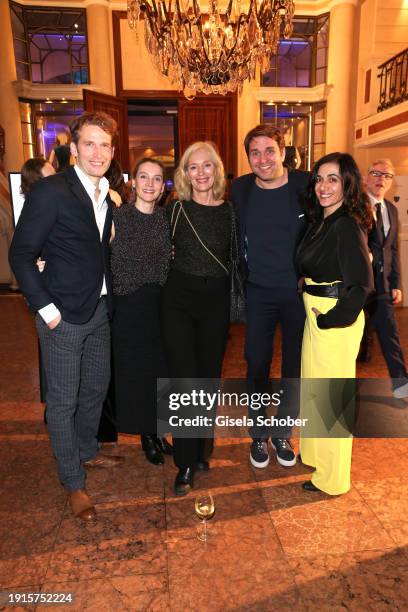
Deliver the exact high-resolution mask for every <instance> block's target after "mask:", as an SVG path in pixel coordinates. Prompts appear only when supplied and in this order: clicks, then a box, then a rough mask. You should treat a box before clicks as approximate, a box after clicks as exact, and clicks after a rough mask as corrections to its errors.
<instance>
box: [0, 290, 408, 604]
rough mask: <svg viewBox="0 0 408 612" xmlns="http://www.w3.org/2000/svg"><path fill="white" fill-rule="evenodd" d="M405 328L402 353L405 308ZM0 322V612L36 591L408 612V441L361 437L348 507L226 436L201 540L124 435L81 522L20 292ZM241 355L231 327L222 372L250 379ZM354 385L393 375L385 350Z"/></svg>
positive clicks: (134, 600) (160, 475)
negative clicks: (253, 460)
mask: <svg viewBox="0 0 408 612" xmlns="http://www.w3.org/2000/svg"><path fill="white" fill-rule="evenodd" d="M398 319H399V324H400V329H401V335H402V337H403V338H404V343H405V346H407V347H408V309H399V311H398ZM0 326H1V327H0V329H1V343H0V421H1V428H0V436H1V445H0V479H1V496H0V549H1V554H0V591H2V592H3V594H2V596H1V597H2V599H1V600H0V608H1V609H3V607H4V606H5V605H6V601H7V593H25V594H28V593H39V592H42V593H73V594H74V603H73V604H71V605H70V607H69V608H68V607H67V609H70V610H95V611H98V612H99V611H104V610H108V611H111V610H112V611H113V610H115V611H116V610H137V611H142V610H154V611H160V612H161V611H167V610H171V611H174V612H184V611H197V612H198V611H204V610H209V609H211V610H214V611H218V610H220V611H221V610H222V611H254V612H255V611H256V612H258V611H259V612H263V611H269V610H274V611H275V610H279V609H290V610H294V611H296V612H297V611H303V610H318V611H326V610H327V611H329V610H334V611H337V610H338V611H340V610H356V611H357V610H359V611H360V610H374V611H383V610H407V609H408V581H407V575H408V512H407V510H408V481H407V477H406V475H407V473H408V452H407V451H408V442H407V440H406V439H403V438H399V439H393V440H386V439H356V440H355V441H354V455H353V470H352V482H353V486H352V489H351V491H350V492H349V493H347V494H346V495H343V496H341V497H329V496H327V495H325V494H323V493H317V494H311V493H307V492H304V491H303V490H302V488H301V486H300V485H301V483H302V482H303V481H304V480H305V479H307V478H308V475H309V473H310V470H309V469H308V468H306V467H304V466H302V465H297V466H296V467H294V468H291V469H287V468H286V469H285V468H283V467H281V466H279V465H278V464H276V462H275V461H271V463H270V465H269V466H268V467H267V468H266V469H264V470H254V469H253V468H252V467H251V466H250V464H249V461H248V440H245V439H242V438H241V439H228V438H222V439H219V440H217V445H216V448H215V453H214V459H213V461H212V464H211V470H210V472H208V473H201V474H199V475H198V476H197V477H196V480H195V483H196V488H195V492H199V491H203V490H207V489H211V491H212V493H213V495H214V498H215V504H216V513H215V516H214V518H213V520H212V521H211V525H210V541H209V543H208V544H203V543H202V542H200V541H199V540H198V539H197V538H196V530H197V519H196V518H195V515H194V492H193V493H191V494H190V495H188V496H187V497H185V498H175V496H174V495H173V492H172V485H173V480H174V476H175V468H174V467H173V465H172V462H171V461H169V460H167V461H166V464H165V465H164V466H163V467H154V466H152V465H150V464H148V463H147V462H146V461H145V459H144V456H143V454H142V452H141V450H140V446H139V443H138V440H137V439H135V438H132V437H130V436H127V437H125V436H123V437H121V438H120V443H119V447H118V448H117V449H115V450H114V452H116V453H117V454H120V455H123V456H124V457H125V458H126V463H125V464H124V465H123V466H121V467H119V468H116V469H115V470H114V471H113V472H112V471H108V470H99V471H97V470H95V471H92V472H90V473H89V476H88V482H87V487H88V490H89V492H90V494H91V496H92V498H93V499H94V500H95V503H96V509H97V513H98V520H97V522H95V523H89V524H81V523H80V522H78V521H77V520H76V519H74V518H73V516H72V515H71V513H70V510H69V508H68V507H67V503H66V498H65V495H64V492H63V490H62V488H61V487H60V485H59V483H58V481H57V478H56V471H55V465H54V461H53V458H52V456H51V451H50V446H49V442H48V438H47V433H46V430H45V426H44V424H43V418H42V415H43V406H42V404H40V402H39V382H38V364H37V343H36V336H35V333H34V326H33V321H32V318H31V315H30V314H29V313H28V311H27V309H26V307H25V304H24V302H23V300H22V298H21V297H20V296H18V295H14V296H7V295H0ZM242 345H243V330H242V328H241V327H239V326H238V327H235V328H233V329H232V332H231V338H230V342H229V346H228V353H227V357H226V360H225V366H224V374H225V376H227V377H239V376H241V377H242V376H243V375H244V372H245V367H244V362H243V357H242ZM277 352H279V350H278V346H277ZM407 352H408V351H407ZM278 371H279V370H278V365H277V364H276V365H275V366H274V369H273V371H272V375H274V376H277V375H278ZM359 375H360V376H363V377H373V378H376V377H378V378H380V377H383V376H384V377H385V376H386V369H385V365H384V362H383V360H382V357H381V354H380V352H379V349H378V346H377V345H375V346H374V355H373V360H372V362H371V363H370V364H368V365H364V366H363V367H359ZM390 401H391V402H392V400H390ZM393 409H397V410H405V409H406V410H407V411H408V402H407V405H405V404H399V405H398V406H392V405H391V406H390V410H393ZM295 445H296V440H295ZM107 452H108V451H107ZM111 452H112V451H111ZM5 592H6V593H5ZM40 607H42V606H38V605H37V606H36V605H35V604H28V605H27V606H24V608H23V607H21V606H17V609H30V610H34V609H37V608H40ZM47 607H48V609H53V608H54V607H55V608H57V607H58V608H59V609H64V606H62V605H58V606H53V605H51V606H50V605H48V606H47Z"/></svg>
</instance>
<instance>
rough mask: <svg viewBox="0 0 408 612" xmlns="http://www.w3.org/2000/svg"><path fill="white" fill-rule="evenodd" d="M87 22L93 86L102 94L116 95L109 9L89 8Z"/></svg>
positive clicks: (95, 6)
mask: <svg viewBox="0 0 408 612" xmlns="http://www.w3.org/2000/svg"><path fill="white" fill-rule="evenodd" d="M86 20H87V30H88V50H89V68H90V75H91V85H94V86H95V87H97V88H98V89H99V90H100V91H101V93H106V94H112V95H114V94H115V87H114V82H113V74H114V71H113V66H112V58H113V55H112V45H113V43H112V33H111V24H110V20H111V13H110V11H109V8H108V7H107V6H105V5H102V4H91V5H89V6H87V8H86Z"/></svg>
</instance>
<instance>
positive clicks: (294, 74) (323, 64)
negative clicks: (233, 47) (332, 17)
mask: <svg viewBox="0 0 408 612" xmlns="http://www.w3.org/2000/svg"><path fill="white" fill-rule="evenodd" d="M328 45H329V15H328V14H326V15H320V16H319V17H295V18H294V19H293V34H292V36H291V38H289V39H281V40H280V42H279V45H278V52H277V54H276V55H275V56H273V57H272V60H271V68H270V70H269V71H268V72H266V73H265V74H264V75H263V76H262V85H263V86H270V87H314V86H315V85H320V84H321V83H325V82H326V78H327V54H328Z"/></svg>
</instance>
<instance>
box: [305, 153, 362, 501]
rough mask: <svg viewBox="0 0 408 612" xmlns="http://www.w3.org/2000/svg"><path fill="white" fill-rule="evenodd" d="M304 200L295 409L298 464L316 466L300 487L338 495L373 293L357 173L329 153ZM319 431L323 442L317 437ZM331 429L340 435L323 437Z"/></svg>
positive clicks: (343, 485) (346, 477)
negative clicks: (300, 422) (299, 420)
mask: <svg viewBox="0 0 408 612" xmlns="http://www.w3.org/2000/svg"><path fill="white" fill-rule="evenodd" d="M307 195H308V199H307V202H306V206H307V208H306V213H307V216H308V219H309V222H310V224H309V227H308V229H307V231H306V234H305V236H304V238H303V240H302V242H301V243H300V245H299V248H298V251H297V263H298V268H299V271H300V273H301V274H302V275H303V276H304V277H305V284H304V287H303V290H304V294H303V296H304V304H305V310H306V323H305V331H304V336H303V345H302V395H301V397H302V401H301V408H302V416H303V417H304V418H308V419H309V424H310V425H311V426H312V427H313V428H314V429H313V430H312V431H311V430H309V434H312V435H313V433H314V435H316V437H302V438H301V440H300V452H301V461H302V463H304V464H306V465H309V466H312V467H314V468H315V472H314V473H313V475H312V478H311V480H309V481H307V482H305V483H304V484H303V488H304V489H306V490H307V491H324V492H325V493H328V494H329V495H339V494H341V493H346V492H347V491H348V490H349V488H350V469H351V452H352V436H351V433H350V421H349V415H350V413H353V405H354V397H353V393H352V394H351V396H350V395H349V396H348V397H349V402H348V403H347V402H346V397H347V390H350V386H348V384H347V383H348V380H349V379H351V378H355V375H356V359H357V354H358V350H359V346H360V341H361V337H362V334H363V329H364V312H363V306H364V303H365V301H366V298H367V296H368V295H369V293H370V292H371V291H372V289H373V274H372V266H371V263H370V259H369V254H368V247H367V235H366V232H367V230H368V229H369V228H370V226H371V222H372V217H371V211H370V207H369V204H368V198H367V195H366V194H365V192H364V190H363V187H362V179H361V175H360V172H359V170H358V168H357V165H356V163H355V161H354V159H353V158H352V157H351V156H350V155H348V154H347V153H331V154H330V155H326V156H325V157H322V158H321V159H320V160H319V161H318V162H317V163H316V164H315V166H314V168H313V171H312V174H311V178H310V181H309V186H308V193H307ZM308 379H310V380H308ZM322 379H328V380H322ZM332 379H342V380H341V381H337V384H336V381H333V380H332ZM351 391H353V390H351ZM319 431H321V432H323V435H324V433H325V434H326V437H317V436H318V435H319V434H318V432H319ZM330 431H331V433H332V435H333V432H336V431H337V433H338V435H339V437H328V436H329V435H330V433H329V432H330Z"/></svg>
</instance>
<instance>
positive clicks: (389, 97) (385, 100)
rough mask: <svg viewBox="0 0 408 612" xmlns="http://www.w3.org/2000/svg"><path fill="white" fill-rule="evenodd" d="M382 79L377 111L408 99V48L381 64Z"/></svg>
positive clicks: (380, 76)
mask: <svg viewBox="0 0 408 612" xmlns="http://www.w3.org/2000/svg"><path fill="white" fill-rule="evenodd" d="M378 70H379V72H378V75H377V76H378V78H379V79H381V81H380V103H379V105H378V107H377V111H378V112H380V111H383V110H385V109H386V108H390V107H391V106H395V105H396V104H400V102H404V101H405V100H408V91H407V80H408V49H405V50H404V51H401V53H398V55H394V57H392V58H391V59H389V60H388V61H386V62H385V63H384V64H381V66H378Z"/></svg>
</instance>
